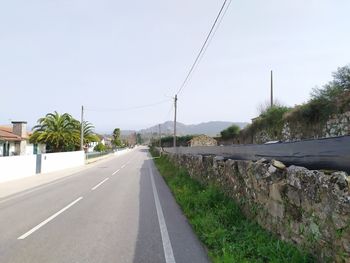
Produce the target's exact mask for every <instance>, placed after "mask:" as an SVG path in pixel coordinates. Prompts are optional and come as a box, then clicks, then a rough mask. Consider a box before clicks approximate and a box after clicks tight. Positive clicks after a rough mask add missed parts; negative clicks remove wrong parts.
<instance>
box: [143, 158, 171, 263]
mask: <svg viewBox="0 0 350 263" xmlns="http://www.w3.org/2000/svg"><path fill="white" fill-rule="evenodd" d="M148 169H149V174H150V176H151V183H152V190H153V196H154V202H155V204H156V210H157V215H158V223H159V228H160V233H161V236H162V242H163V249H164V256H165V262H166V263H176V262H175V258H174V253H173V248H172V246H171V242H170V238H169V233H168V229H167V226H166V223H165V218H164V215H163V210H162V206H161V204H160V201H159V197H158V192H157V188H156V185H155V183H154V176H153V172H152V169H151V166H150V164H149V165H148Z"/></svg>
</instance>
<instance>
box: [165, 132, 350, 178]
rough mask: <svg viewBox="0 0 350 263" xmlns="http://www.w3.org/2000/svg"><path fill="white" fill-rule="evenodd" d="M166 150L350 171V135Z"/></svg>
mask: <svg viewBox="0 0 350 263" xmlns="http://www.w3.org/2000/svg"><path fill="white" fill-rule="evenodd" d="M164 150H165V151H167V152H171V153H185V154H195V155H216V156H223V157H225V158H230V159H235V160H259V159H261V158H265V159H268V160H271V159H276V160H279V161H281V162H283V163H285V164H287V165H298V166H304V167H306V168H308V169H325V170H342V171H346V172H348V173H349V172H350V136H340V137H333V138H324V139H315V140H303V141H298V142H283V143H274V144H248V145H232V146H200V147H177V148H164Z"/></svg>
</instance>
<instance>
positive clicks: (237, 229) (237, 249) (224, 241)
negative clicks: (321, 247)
mask: <svg viewBox="0 0 350 263" xmlns="http://www.w3.org/2000/svg"><path fill="white" fill-rule="evenodd" d="M155 163H156V166H157V168H158V169H159V171H160V174H161V175H162V176H163V177H164V179H165V181H166V182H167V184H168V186H169V187H170V189H171V191H172V192H173V194H174V197H175V199H176V201H177V202H178V204H179V205H180V206H181V208H182V210H183V212H184V214H185V215H186V216H187V218H188V220H189V222H190V223H191V225H192V227H193V229H194V231H195V232H196V233H197V235H198V237H199V239H200V240H201V241H202V243H203V244H204V245H205V246H206V247H207V249H208V254H209V256H210V258H211V260H212V261H213V262H227V263H228V262H230V263H232V262H314V261H313V259H312V257H310V256H309V255H308V254H306V253H304V252H302V251H300V250H298V249H297V248H296V247H295V246H293V245H292V244H289V243H286V242H283V241H280V240H278V239H277V237H275V236H273V235H272V234H270V233H269V232H267V231H266V230H264V229H262V228H261V227H260V226H259V225H257V224H256V223H255V222H253V221H251V220H249V219H247V218H246V217H245V216H244V215H243V214H242V212H241V211H240V208H239V206H238V205H237V204H236V203H235V202H233V200H232V199H230V198H228V197H226V196H225V195H224V194H223V193H222V192H220V191H219V190H218V188H216V187H215V186H213V185H207V186H205V185H202V184H200V183H199V182H197V181H196V180H194V179H192V178H191V177H190V176H189V175H188V173H187V172H186V171H185V170H184V169H180V168H178V167H175V166H174V165H173V164H172V163H171V162H170V161H169V160H168V159H167V158H166V157H161V158H159V159H155Z"/></svg>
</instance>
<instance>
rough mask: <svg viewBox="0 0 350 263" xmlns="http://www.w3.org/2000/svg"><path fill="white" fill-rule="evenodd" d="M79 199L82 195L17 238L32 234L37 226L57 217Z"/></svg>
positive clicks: (41, 225) (39, 226)
mask: <svg viewBox="0 0 350 263" xmlns="http://www.w3.org/2000/svg"><path fill="white" fill-rule="evenodd" d="M81 199H83V197H82V196H81V197H79V198H78V199H76V200H75V201H73V202H72V203H70V204H69V205H67V206H66V207H64V208H62V209H61V210H60V211H58V212H57V213H55V214H54V215H52V216H50V217H49V218H48V219H46V220H44V221H43V222H41V223H40V224H39V225H37V226H35V227H33V228H32V229H31V230H29V231H28V232H27V233H25V234H23V235H22V236H20V237H19V238H17V239H25V238H26V237H27V236H29V235H31V234H33V233H34V232H35V231H37V230H38V229H39V228H41V227H43V226H44V225H46V224H47V223H48V222H50V221H51V220H52V219H54V218H55V217H57V216H58V215H59V214H61V213H63V212H64V211H66V210H67V209H68V208H70V207H71V206H73V205H75V204H76V203H78V202H79V201H80V200H81Z"/></svg>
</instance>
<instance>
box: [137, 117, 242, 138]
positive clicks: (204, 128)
mask: <svg viewBox="0 0 350 263" xmlns="http://www.w3.org/2000/svg"><path fill="white" fill-rule="evenodd" d="M232 124H235V125H238V126H239V127H240V128H241V129H242V128H244V127H245V126H246V125H247V124H248V123H246V122H227V121H210V122H203V123H199V124H190V125H186V124H183V123H181V122H177V127H176V129H177V134H178V135H190V134H206V135H208V136H216V135H218V134H220V132H221V131H222V130H224V129H226V128H227V127H229V126H231V125H232ZM160 128H161V133H162V134H163V135H171V134H173V130H174V122H173V121H167V122H164V123H162V124H161V125H160ZM139 132H140V133H141V134H151V133H158V125H155V126H152V127H149V128H147V129H142V130H140V131H139Z"/></svg>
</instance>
